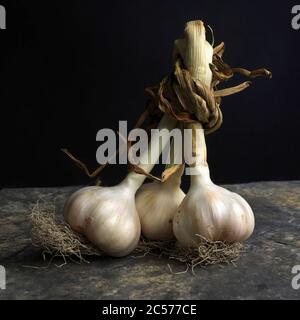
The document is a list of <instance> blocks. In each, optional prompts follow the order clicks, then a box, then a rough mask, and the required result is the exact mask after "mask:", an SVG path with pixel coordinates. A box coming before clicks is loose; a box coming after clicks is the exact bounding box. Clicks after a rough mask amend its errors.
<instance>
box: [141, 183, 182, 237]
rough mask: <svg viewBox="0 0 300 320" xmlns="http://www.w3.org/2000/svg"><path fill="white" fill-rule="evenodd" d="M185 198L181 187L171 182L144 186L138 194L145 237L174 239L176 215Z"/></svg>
mask: <svg viewBox="0 0 300 320" xmlns="http://www.w3.org/2000/svg"><path fill="white" fill-rule="evenodd" d="M170 179H171V178H170ZM184 197H185V194H184V192H183V191H182V190H181V189H180V188H179V186H178V185H177V184H172V183H169V181H166V182H164V183H161V182H157V181H155V182H152V183H146V184H144V185H143V186H142V187H141V188H140V189H139V190H138V192H137V194H136V208H137V211H138V214H139V216H140V220H141V226H142V233H143V235H144V236H145V237H146V238H148V239H150V240H170V239H173V238H174V234H173V225H172V224H173V217H174V213H175V212H176V210H177V208H178V206H179V205H180V203H181V202H182V200H183V198H184Z"/></svg>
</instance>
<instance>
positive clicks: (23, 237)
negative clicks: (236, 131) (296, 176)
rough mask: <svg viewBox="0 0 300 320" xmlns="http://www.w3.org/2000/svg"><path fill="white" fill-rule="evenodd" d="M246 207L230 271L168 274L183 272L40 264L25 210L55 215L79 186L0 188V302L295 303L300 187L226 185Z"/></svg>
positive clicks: (104, 260) (128, 262)
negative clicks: (49, 209) (45, 205)
mask: <svg viewBox="0 0 300 320" xmlns="http://www.w3.org/2000/svg"><path fill="white" fill-rule="evenodd" d="M226 187H227V188H228V189H230V190H232V191H235V192H238V193H239V194H241V195H242V196H243V197H245V199H246V200H247V201H248V202H249V204H250V205H251V206H252V208H253V211H254V213H255V217H256V228H255V232H254V234H253V235H252V237H251V238H250V239H249V240H248V241H247V242H246V243H245V252H244V253H243V254H242V256H241V257H240V258H239V260H238V261H237V262H236V265H235V266H234V265H231V264H230V265H214V266H207V267H201V268H198V269H196V275H193V274H192V273H191V272H187V273H184V274H172V273H170V270H169V268H168V266H167V264H168V263H169V264H171V266H172V269H173V270H174V271H180V270H184V269H185V266H183V265H181V264H180V263H179V262H175V261H174V262H173V261H170V260H168V259H167V258H164V257H161V258H159V257H157V256H152V255H148V256H146V257H143V258H135V257H133V256H128V257H126V258H109V257H95V258H90V259H89V260H90V263H89V264H75V263H69V264H67V265H65V266H63V267H61V268H58V267H57V266H56V265H55V264H60V263H61V261H60V260H56V261H54V262H53V263H52V264H51V265H50V266H49V267H45V268H29V267H26V266H46V263H45V262H44V261H43V259H42V256H41V251H40V250H39V249H38V248H36V247H34V246H32V244H31V242H30V233H29V231H30V224H29V222H28V215H29V212H30V210H29V208H30V206H31V205H32V204H34V203H35V202H36V201H37V200H38V199H43V200H46V201H53V200H55V203H56V205H57V209H58V210H57V211H58V214H59V212H60V211H61V207H62V205H63V203H64V201H65V199H66V197H67V196H68V195H69V194H70V193H71V192H72V191H74V190H76V189H78V187H65V188H29V189H2V190H0V265H2V266H4V267H5V269H6V289H5V290H1V289H0V299H300V289H299V290H297V289H294V288H293V286H292V279H293V277H294V276H295V274H292V268H293V266H294V265H300V182H299V181H290V182H260V183H249V184H239V185H227V186H226Z"/></svg>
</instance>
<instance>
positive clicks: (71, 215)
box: [64, 115, 176, 257]
mask: <svg viewBox="0 0 300 320" xmlns="http://www.w3.org/2000/svg"><path fill="white" fill-rule="evenodd" d="M175 125H176V121H175V120H173V119H171V118H170V117H169V116H167V115H165V116H163V118H162V120H161V121H160V123H159V125H158V129H162V128H165V129H168V130H163V132H162V136H163V139H162V140H163V141H164V143H162V144H164V146H165V145H166V143H167V141H168V139H169V138H170V130H171V129H173V128H174V126H175ZM159 139H160V137H159V136H157V137H154V138H153V139H151V142H150V146H149V148H151V150H152V157H153V159H158V158H159V155H160V153H159V148H157V145H158V144H159V142H160V140H159ZM164 146H163V147H164ZM140 162H141V164H140V165H139V166H140V167H141V168H142V169H143V170H144V171H146V172H150V171H151V169H152V168H153V166H154V163H153V164H152V163H149V162H148V154H147V153H145V154H143V155H142V156H141V159H140ZM144 180H145V176H144V175H140V174H137V173H135V172H130V173H129V174H128V175H127V177H126V178H125V179H124V180H123V181H122V182H121V183H120V184H119V185H117V186H114V187H87V188H83V189H80V190H78V191H77V192H75V193H74V194H73V195H71V197H70V198H69V200H68V201H67V202H66V204H65V208H64V218H65V220H66V221H67V222H68V223H69V225H70V226H71V228H72V229H73V230H75V231H77V232H80V233H82V234H84V235H85V236H86V237H87V238H88V239H89V240H90V241H91V242H92V243H93V244H95V245H96V246H97V247H98V248H99V249H100V250H103V251H104V252H105V253H107V254H109V255H111V256H115V257H121V256H125V255H127V254H129V253H130V252H131V251H132V250H133V249H134V248H135V247H136V246H137V244H138V241H139V238H140V233H141V224H140V219H139V216H138V214H137V211H136V207H135V193H136V191H137V189H138V188H139V187H140V186H141V185H142V183H143V182H144Z"/></svg>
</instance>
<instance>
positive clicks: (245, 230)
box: [173, 123, 254, 247]
mask: <svg viewBox="0 0 300 320" xmlns="http://www.w3.org/2000/svg"><path fill="white" fill-rule="evenodd" d="M188 127H189V128H192V129H193V130H195V133H194V135H193V136H194V137H195V139H196V140H197V143H199V142H200V146H199V147H198V148H197V150H196V159H197V163H196V165H195V166H194V167H192V168H191V170H193V172H192V173H193V175H192V176H191V186H190V189H189V191H188V193H187V195H186V197H185V198H184V200H183V201H182V203H181V205H180V206H179V208H178V210H177V213H176V214H175V217H174V220H173V231H174V234H175V237H176V239H177V240H178V241H179V242H180V244H182V245H183V246H187V247H193V246H197V243H198V242H199V236H197V235H201V236H203V237H205V238H206V239H208V240H223V241H231V242H234V241H243V240H246V239H247V238H248V237H249V236H250V235H251V234H252V232H253V229H254V215H253V212H252V210H251V208H250V206H249V205H248V203H247V202H246V201H245V200H244V199H243V198H242V197H241V196H239V195H238V194H236V193H233V192H231V191H228V190H226V189H224V188H222V187H218V186H216V185H215V184H214V183H213V182H212V181H211V179H210V175H209V168H208V165H207V162H206V146H205V138H204V130H203V129H202V126H201V124H199V123H197V124H192V125H189V126H188Z"/></svg>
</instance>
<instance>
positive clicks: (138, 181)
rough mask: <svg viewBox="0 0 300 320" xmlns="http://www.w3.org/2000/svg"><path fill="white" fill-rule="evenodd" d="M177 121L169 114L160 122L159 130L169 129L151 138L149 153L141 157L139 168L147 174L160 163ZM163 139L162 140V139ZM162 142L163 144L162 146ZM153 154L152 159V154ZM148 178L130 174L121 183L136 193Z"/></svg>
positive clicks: (133, 173)
mask: <svg viewBox="0 0 300 320" xmlns="http://www.w3.org/2000/svg"><path fill="white" fill-rule="evenodd" d="M176 123H177V121H176V120H174V119H173V118H171V117H170V116H169V115H168V114H165V115H164V116H163V117H162V119H161V120H160V122H159V124H158V127H157V129H159V130H162V129H167V130H162V131H161V135H160V136H158V135H153V136H152V137H151V141H150V143H149V146H148V152H145V153H144V154H142V155H141V157H140V163H139V164H138V166H139V167H140V168H142V169H143V170H144V171H146V172H147V173H150V171H151V170H152V169H153V167H154V165H155V163H156V162H157V161H158V159H159V156H160V154H161V152H162V150H163V149H164V148H165V147H166V145H167V144H168V143H169V140H170V132H171V130H172V129H173V128H174V127H175V126H176ZM160 137H162V139H161V138H160ZM160 141H161V144H160ZM150 152H151V157H150V154H149V153H150ZM150 159H153V160H154V161H153V162H151V161H150ZM145 179H146V176H144V175H142V174H138V173H135V172H133V171H132V172H130V173H129V174H128V175H127V177H126V178H125V179H124V180H123V181H122V182H121V183H122V184H123V185H127V186H129V187H130V188H132V190H133V191H134V192H136V191H137V189H139V187H140V186H141V185H142V184H143V182H144V181H145Z"/></svg>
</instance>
